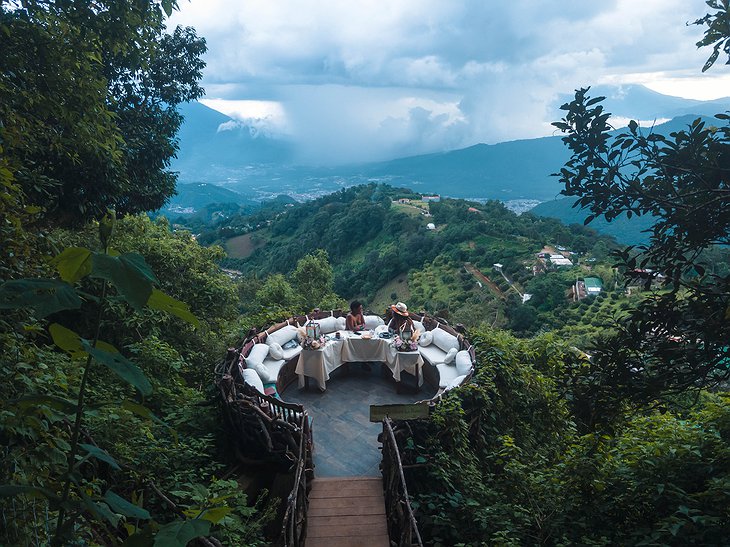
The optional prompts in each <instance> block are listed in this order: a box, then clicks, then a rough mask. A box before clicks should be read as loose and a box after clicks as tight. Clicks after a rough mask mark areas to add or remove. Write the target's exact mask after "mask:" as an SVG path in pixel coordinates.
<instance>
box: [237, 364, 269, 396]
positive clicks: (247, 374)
mask: <svg viewBox="0 0 730 547" xmlns="http://www.w3.org/2000/svg"><path fill="white" fill-rule="evenodd" d="M241 374H242V375H243V381H244V382H246V383H247V384H248V385H250V386H253V387H255V388H256V389H257V390H258V392H259V393H263V392H264V383H263V382H262V381H261V377H260V376H259V375H258V373H257V372H256V371H255V370H254V369H252V368H245V369H243V370H242V371H241Z"/></svg>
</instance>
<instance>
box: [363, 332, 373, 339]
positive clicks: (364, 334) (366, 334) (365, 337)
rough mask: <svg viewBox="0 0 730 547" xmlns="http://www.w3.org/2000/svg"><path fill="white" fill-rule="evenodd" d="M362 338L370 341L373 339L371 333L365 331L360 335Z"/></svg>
mask: <svg viewBox="0 0 730 547" xmlns="http://www.w3.org/2000/svg"><path fill="white" fill-rule="evenodd" d="M362 337H363V338H364V339H365V340H370V339H371V338H372V337H373V333H372V332H370V331H365V332H363V333H362Z"/></svg>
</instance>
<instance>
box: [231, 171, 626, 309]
mask: <svg viewBox="0 0 730 547" xmlns="http://www.w3.org/2000/svg"><path fill="white" fill-rule="evenodd" d="M420 200H421V196H420V195H418V194H414V193H412V192H410V191H409V190H404V189H396V188H392V187H390V186H386V185H378V184H369V185H364V186H356V187H351V188H348V189H345V190H341V191H340V192H336V193H334V194H330V195H328V196H324V197H322V198H320V199H317V200H314V201H311V202H307V203H301V204H297V205H293V206H291V207H287V208H286V209H285V210H284V211H283V212H281V213H279V214H278V215H277V216H276V217H275V218H273V219H271V220H270V224H269V225H268V227H266V228H265V229H262V230H258V231H256V232H254V233H253V234H249V235H247V236H246V237H249V238H253V239H255V240H256V241H257V246H258V248H257V249H256V250H255V251H254V252H253V253H252V254H251V255H250V256H248V257H246V258H239V259H235V258H229V259H228V260H226V261H225V262H224V264H225V265H227V266H229V267H234V268H236V269H239V270H241V271H243V272H244V273H246V274H252V273H254V272H255V273H256V274H257V275H258V276H263V275H266V274H271V273H284V274H286V273H289V272H290V271H291V269H292V268H293V266H294V265H295V264H296V262H297V260H299V259H300V258H302V257H303V256H305V255H306V254H309V253H312V252H314V251H315V250H316V249H324V250H325V251H327V254H328V256H329V260H330V262H331V264H332V265H333V269H334V272H335V292H337V293H338V294H340V295H341V296H343V297H345V298H349V297H352V296H356V295H357V296H363V297H366V298H370V297H372V296H373V295H374V294H375V292H376V291H377V290H378V289H380V288H381V287H383V286H384V285H386V284H387V283H388V282H389V281H390V280H392V279H393V278H394V277H396V276H398V275H399V274H402V273H407V272H408V271H409V270H414V269H416V270H417V269H421V268H423V267H424V266H425V265H427V264H428V263H430V262H431V261H433V260H434V259H436V257H439V256H441V257H442V258H443V259H444V260H446V261H450V262H452V263H453V264H455V265H457V266H458V265H461V264H463V263H467V262H469V263H474V264H477V265H480V266H481V267H484V268H492V266H493V264H494V263H495V262H499V263H503V264H504V265H505V271H506V272H508V273H510V274H514V275H517V276H522V275H523V273H524V272H525V271H526V266H525V263H524V261H525V260H530V259H534V256H535V253H537V252H539V251H540V250H541V249H542V248H543V245H545V244H546V243H557V244H562V245H565V246H566V247H570V248H572V249H573V250H575V251H576V252H581V253H587V252H590V251H591V250H593V249H594V248H595V247H596V246H597V245H598V247H599V251H600V252H601V253H602V255H605V252H606V249H607V248H608V246H609V245H610V244H611V241H612V240H610V239H609V238H607V237H606V236H598V235H597V234H596V233H595V232H594V231H593V230H590V229H587V228H584V227H582V226H578V225H575V226H571V227H566V226H565V225H563V224H562V223H560V222H559V221H558V220H555V219H548V218H540V217H535V216H533V215H530V214H523V215H519V216H518V215H516V214H515V213H513V212H511V211H510V210H508V209H507V208H506V207H505V206H504V205H503V204H502V203H501V202H497V201H489V202H486V203H484V204H480V203H474V202H468V201H465V200H460V199H444V200H441V201H440V202H430V203H424V202H422V201H420ZM400 201H407V203H401V202H400ZM431 223H432V224H433V225H434V226H433V227H432V228H433V229H429V227H428V225H429V224H431Z"/></svg>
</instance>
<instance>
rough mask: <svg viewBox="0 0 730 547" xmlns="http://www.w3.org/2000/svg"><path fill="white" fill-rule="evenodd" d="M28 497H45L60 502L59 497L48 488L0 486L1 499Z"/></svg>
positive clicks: (24, 485) (16, 485)
mask: <svg viewBox="0 0 730 547" xmlns="http://www.w3.org/2000/svg"><path fill="white" fill-rule="evenodd" d="M22 494H24V495H26V496H32V497H33V496H43V497H44V498H47V499H49V500H55V501H58V496H56V494H55V493H54V492H52V491H51V490H49V489H48V488H41V487H40V486H31V485H27V484H1V485H0V498H8V497H12V496H19V495H22Z"/></svg>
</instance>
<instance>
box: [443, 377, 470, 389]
mask: <svg viewBox="0 0 730 547" xmlns="http://www.w3.org/2000/svg"><path fill="white" fill-rule="evenodd" d="M464 378H466V374H464V375H462V376H457V377H456V378H454V379H453V380H451V381H450V382H449V385H448V386H446V389H447V390H448V389H451V388H453V387H458V386H460V385H461V383H462V382H463V381H464Z"/></svg>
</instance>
